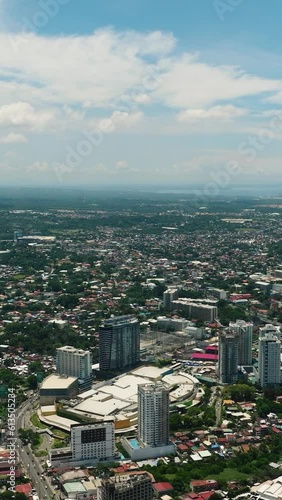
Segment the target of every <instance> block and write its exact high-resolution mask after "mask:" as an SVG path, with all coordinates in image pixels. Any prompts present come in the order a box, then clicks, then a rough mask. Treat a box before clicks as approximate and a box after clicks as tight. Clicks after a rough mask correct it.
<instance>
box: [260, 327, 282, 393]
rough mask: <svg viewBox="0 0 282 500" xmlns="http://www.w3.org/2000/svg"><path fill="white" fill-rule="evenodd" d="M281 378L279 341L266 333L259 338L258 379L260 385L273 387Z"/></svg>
mask: <svg viewBox="0 0 282 500" xmlns="http://www.w3.org/2000/svg"><path fill="white" fill-rule="evenodd" d="M280 378H281V342H280V340H279V339H278V338H277V337H276V336H275V335H273V333H266V334H265V335H264V336H262V337H260V338H259V358H258V381H259V383H260V385H261V386H262V387H275V386H277V385H279V384H280Z"/></svg>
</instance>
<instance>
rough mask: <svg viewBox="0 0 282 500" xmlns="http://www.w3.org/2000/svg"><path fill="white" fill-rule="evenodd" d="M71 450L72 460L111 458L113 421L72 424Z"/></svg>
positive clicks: (113, 443) (113, 441) (105, 459)
mask: <svg viewBox="0 0 282 500" xmlns="http://www.w3.org/2000/svg"><path fill="white" fill-rule="evenodd" d="M71 452H72V460H73V461H74V462H81V461H88V460H93V461H94V462H96V461H108V460H111V459H112V458H113V457H114V454H115V426H114V422H112V421H111V422H98V423H95V424H86V425H85V424H76V425H72V426H71Z"/></svg>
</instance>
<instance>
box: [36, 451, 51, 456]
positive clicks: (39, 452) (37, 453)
mask: <svg viewBox="0 0 282 500" xmlns="http://www.w3.org/2000/svg"><path fill="white" fill-rule="evenodd" d="M34 454H35V456H36V457H46V455H48V451H46V450H37V451H36V452H35V453H34Z"/></svg>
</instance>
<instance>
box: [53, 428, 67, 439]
mask: <svg viewBox="0 0 282 500" xmlns="http://www.w3.org/2000/svg"><path fill="white" fill-rule="evenodd" d="M52 432H53V434H54V435H55V436H56V437H58V438H59V439H69V437H70V434H69V433H68V432H64V431H61V430H60V429H52Z"/></svg>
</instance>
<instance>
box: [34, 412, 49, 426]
mask: <svg viewBox="0 0 282 500" xmlns="http://www.w3.org/2000/svg"><path fill="white" fill-rule="evenodd" d="M30 421H31V423H32V424H33V425H34V427H38V429H47V427H48V426H47V425H45V424H43V423H42V422H40V420H39V418H38V415H37V413H34V414H33V415H31V417H30Z"/></svg>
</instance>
